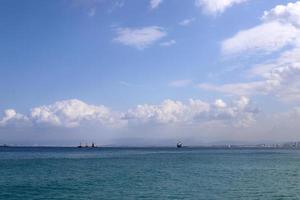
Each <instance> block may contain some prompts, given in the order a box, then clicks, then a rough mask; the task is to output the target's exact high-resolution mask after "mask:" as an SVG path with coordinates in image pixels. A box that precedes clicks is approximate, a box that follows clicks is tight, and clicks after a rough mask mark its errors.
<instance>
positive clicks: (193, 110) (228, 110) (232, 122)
mask: <svg viewBox="0 0 300 200" xmlns="http://www.w3.org/2000/svg"><path fill="white" fill-rule="evenodd" d="M256 112H257V111H256V110H255V109H252V108H251V105H250V101H249V99H248V98H246V97H241V98H240V99H239V100H237V101H234V102H232V103H231V104H230V106H227V104H226V103H225V102H224V101H223V100H221V99H217V100H216V101H215V102H214V103H213V104H210V103H207V102H203V101H200V100H193V99H191V100H189V102H188V103H186V104H185V103H183V102H180V101H173V100H165V101H163V102H162V103H161V104H159V105H148V104H145V105H138V106H137V107H136V108H134V109H130V110H129V111H128V112H127V113H126V114H125V119H127V120H128V121H129V124H132V123H133V124H135V125H141V124H144V123H154V124H155V123H158V124H170V123H171V124H172V123H179V124H182V123H184V124H198V123H200V124H201V123H207V122H213V121H218V122H219V123H222V124H224V125H229V126H238V127H240V126H249V125H250V124H251V123H253V122H254V121H255V119H254V116H255V114H256Z"/></svg>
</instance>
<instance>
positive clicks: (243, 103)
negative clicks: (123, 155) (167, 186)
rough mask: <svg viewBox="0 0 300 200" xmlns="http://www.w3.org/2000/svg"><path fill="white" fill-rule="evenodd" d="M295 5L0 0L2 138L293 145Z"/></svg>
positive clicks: (298, 89) (299, 9)
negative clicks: (279, 143) (286, 143)
mask: <svg viewBox="0 0 300 200" xmlns="http://www.w3.org/2000/svg"><path fill="white" fill-rule="evenodd" d="M299 38H300V1H292V0H268V1H262V0H185V1H182V0H53V1H39V0H27V1H20V0H2V1H1V2H0V43H1V45H0V112H1V114H0V144H1V143H3V144H4V143H7V144H13V145H77V144H79V142H89V143H91V142H92V141H93V142H96V143H97V144H98V145H103V146H110V145H119V146H126V145H129V146H153V145H157V146H162V145H173V144H175V143H176V142H177V141H182V142H183V143H184V144H186V145H202V144H224V143H262V142H265V143H272V142H285V141H294V140H300V132H299V131H300V123H298V122H299V121H300V105H299V101H300V39H299Z"/></svg>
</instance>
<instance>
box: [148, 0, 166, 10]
mask: <svg viewBox="0 0 300 200" xmlns="http://www.w3.org/2000/svg"><path fill="white" fill-rule="evenodd" d="M162 2H163V0H150V8H151V9H155V8H158V6H159V5H160V4H161V3H162Z"/></svg>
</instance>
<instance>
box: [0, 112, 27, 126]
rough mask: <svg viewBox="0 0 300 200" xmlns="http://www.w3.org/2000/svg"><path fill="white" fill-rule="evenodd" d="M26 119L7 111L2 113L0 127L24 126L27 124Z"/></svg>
mask: <svg viewBox="0 0 300 200" xmlns="http://www.w3.org/2000/svg"><path fill="white" fill-rule="evenodd" d="M27 120H28V119H27V117H26V116H24V115H22V114H20V113H17V112H16V111H15V110H14V109H7V110H5V111H4V116H3V117H2V119H1V120H0V127H1V126H7V125H18V124H20V125H24V123H26V122H27Z"/></svg>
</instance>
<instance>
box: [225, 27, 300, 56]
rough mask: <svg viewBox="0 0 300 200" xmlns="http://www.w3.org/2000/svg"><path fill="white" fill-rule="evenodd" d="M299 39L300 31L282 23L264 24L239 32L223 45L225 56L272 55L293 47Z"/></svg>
mask: <svg viewBox="0 0 300 200" xmlns="http://www.w3.org/2000/svg"><path fill="white" fill-rule="evenodd" d="M297 37H299V30H298V29H297V28H296V27H294V26H292V25H290V24H282V23H280V22H269V23H263V24H261V25H259V26H256V27H254V28H251V29H248V30H243V31H240V32H238V33H237V34H236V35H234V36H233V37H232V38H229V39H227V40H225V41H224V42H223V43H222V50H223V52H224V53H225V54H236V53H240V52H249V51H260V52H266V53H270V52H273V51H276V50H279V49H281V48H283V47H285V46H287V45H291V44H293V43H294V42H295V40H296V39H297Z"/></svg>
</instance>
